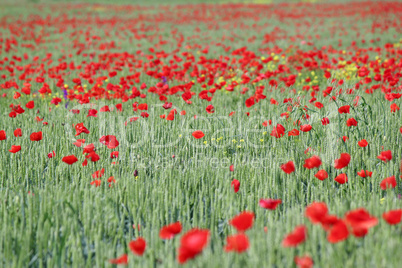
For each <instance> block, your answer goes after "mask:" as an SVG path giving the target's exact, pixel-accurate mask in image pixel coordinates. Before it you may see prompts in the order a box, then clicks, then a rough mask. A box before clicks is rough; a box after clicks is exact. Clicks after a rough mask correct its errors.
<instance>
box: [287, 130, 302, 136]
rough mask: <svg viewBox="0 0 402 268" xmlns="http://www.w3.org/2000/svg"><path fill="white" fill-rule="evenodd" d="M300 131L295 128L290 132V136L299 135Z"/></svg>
mask: <svg viewBox="0 0 402 268" xmlns="http://www.w3.org/2000/svg"><path fill="white" fill-rule="evenodd" d="M299 135H300V132H299V131H298V130H297V129H293V130H291V131H289V132H288V136H289V137H290V136H299Z"/></svg>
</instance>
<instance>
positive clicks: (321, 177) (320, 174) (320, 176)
mask: <svg viewBox="0 0 402 268" xmlns="http://www.w3.org/2000/svg"><path fill="white" fill-rule="evenodd" d="M314 177H316V178H317V179H319V180H320V181H323V180H325V179H326V178H328V173H327V172H326V171H325V170H323V169H321V170H319V171H318V172H317V173H316V174H315V175H314Z"/></svg>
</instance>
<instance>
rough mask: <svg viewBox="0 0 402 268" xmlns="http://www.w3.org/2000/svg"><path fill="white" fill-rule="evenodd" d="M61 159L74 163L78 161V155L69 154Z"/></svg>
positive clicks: (70, 163)
mask: <svg viewBox="0 0 402 268" xmlns="http://www.w3.org/2000/svg"><path fill="white" fill-rule="evenodd" d="M61 161H63V162H64V163H66V164H69V165H72V164H74V163H75V162H77V161H78V159H77V157H75V155H68V156H65V157H63V158H62V159H61Z"/></svg>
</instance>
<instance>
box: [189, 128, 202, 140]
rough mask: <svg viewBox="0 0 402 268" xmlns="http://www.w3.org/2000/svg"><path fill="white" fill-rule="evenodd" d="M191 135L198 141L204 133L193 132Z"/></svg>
mask: <svg viewBox="0 0 402 268" xmlns="http://www.w3.org/2000/svg"><path fill="white" fill-rule="evenodd" d="M192 135H193V137H194V138H196V139H197V140H198V139H201V138H202V137H204V136H205V134H204V132H202V131H201V130H196V131H194V132H193V134H192Z"/></svg>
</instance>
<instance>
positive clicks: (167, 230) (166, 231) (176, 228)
mask: <svg viewBox="0 0 402 268" xmlns="http://www.w3.org/2000/svg"><path fill="white" fill-rule="evenodd" d="M181 229H182V226H181V223H180V222H179V221H178V222H175V223H172V224H169V225H166V226H163V227H162V228H161V230H160V232H159V237H160V238H162V239H172V238H173V237H175V235H177V234H179V233H180V232H181Z"/></svg>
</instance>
